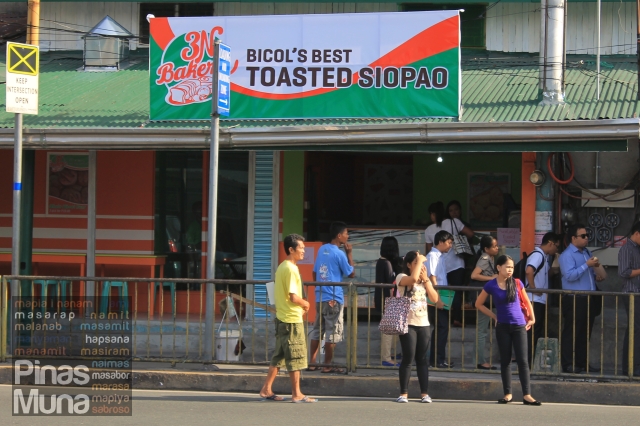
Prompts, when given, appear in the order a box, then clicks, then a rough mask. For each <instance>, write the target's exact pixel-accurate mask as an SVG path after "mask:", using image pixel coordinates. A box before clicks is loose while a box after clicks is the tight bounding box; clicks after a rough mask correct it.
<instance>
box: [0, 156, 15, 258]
mask: <svg viewBox="0 0 640 426" xmlns="http://www.w3.org/2000/svg"><path fill="white" fill-rule="evenodd" d="M0 200H1V201H0V214H7V213H8V214H11V212H12V211H13V150H12V149H11V150H8V149H2V150H0ZM9 246H11V245H9Z"/></svg>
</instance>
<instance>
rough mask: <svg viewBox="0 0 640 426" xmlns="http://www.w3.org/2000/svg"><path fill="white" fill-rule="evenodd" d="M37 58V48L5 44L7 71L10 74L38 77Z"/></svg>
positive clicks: (38, 63) (38, 61)
mask: <svg viewBox="0 0 640 426" xmlns="http://www.w3.org/2000/svg"><path fill="white" fill-rule="evenodd" d="M39 57H40V55H39V53H38V46H33V45H30V44H20V43H7V71H8V72H10V73H15V74H24V75H38V72H39V71H40V59H39Z"/></svg>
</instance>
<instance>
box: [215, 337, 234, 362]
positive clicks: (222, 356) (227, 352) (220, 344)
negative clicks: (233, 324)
mask: <svg viewBox="0 0 640 426" xmlns="http://www.w3.org/2000/svg"><path fill="white" fill-rule="evenodd" d="M238 340H240V331H239V330H220V331H219V332H218V333H217V334H216V359H217V360H218V361H240V353H238V355H236V354H235V350H236V346H237V345H238Z"/></svg>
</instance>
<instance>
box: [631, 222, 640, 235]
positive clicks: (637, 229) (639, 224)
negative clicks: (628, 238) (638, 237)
mask: <svg viewBox="0 0 640 426" xmlns="http://www.w3.org/2000/svg"><path fill="white" fill-rule="evenodd" d="M636 232H640V222H636V223H635V225H633V226H632V227H631V234H629V235H633V234H635V233H636Z"/></svg>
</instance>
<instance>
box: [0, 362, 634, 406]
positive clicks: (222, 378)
mask: <svg viewBox="0 0 640 426" xmlns="http://www.w3.org/2000/svg"><path fill="white" fill-rule="evenodd" d="M133 372H134V374H133V377H134V384H133V386H134V388H135V389H157V390H159V389H166V390H195V391H210V392H255V393H256V397H257V394H258V391H259V390H260V388H261V387H262V384H263V381H264V378H265V375H266V372H267V366H255V365H252V366H242V365H228V364H218V365H206V364H198V363H180V364H176V365H175V366H174V367H172V366H171V364H169V363H151V362H134V363H133ZM11 374H12V367H11V364H10V363H6V364H0V383H2V384H11ZM414 375H415V373H414ZM302 390H303V392H304V393H306V394H309V395H313V396H354V397H355V396H358V397H382V398H390V399H395V398H396V397H397V395H398V391H399V385H398V373H397V371H394V370H367V369H358V372H357V373H351V374H349V375H345V374H323V373H320V372H307V371H305V372H303V379H302ZM274 391H275V392H276V393H278V394H281V395H289V394H290V393H291V388H290V383H289V377H288V375H287V374H286V373H281V374H280V375H279V376H278V378H277V379H276V382H275V385H274ZM409 393H410V396H411V397H417V396H419V394H420V389H419V387H418V381H417V378H415V377H414V378H412V380H411V385H410V390H409ZM429 394H430V395H431V396H432V397H433V398H437V399H451V400H476V401H477V400H487V401H492V400H497V399H499V398H501V397H502V396H503V394H502V382H501V380H500V375H499V374H474V373H451V372H443V371H430V375H429ZM532 394H533V396H534V397H535V398H538V399H540V400H541V401H544V402H556V403H578V404H608V405H635V406H640V383H628V382H622V381H608V382H597V381H596V380H594V379H593V378H587V377H585V379H572V380H571V381H569V380H567V379H565V380H563V381H560V380H558V379H549V380H533V381H532ZM513 395H514V401H520V400H522V393H521V391H520V383H519V381H518V380H517V375H516V374H515V373H514V374H513Z"/></svg>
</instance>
